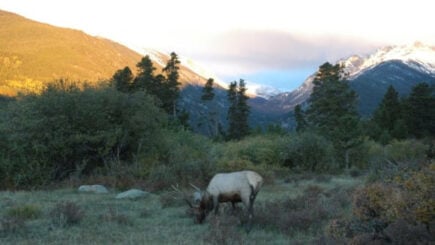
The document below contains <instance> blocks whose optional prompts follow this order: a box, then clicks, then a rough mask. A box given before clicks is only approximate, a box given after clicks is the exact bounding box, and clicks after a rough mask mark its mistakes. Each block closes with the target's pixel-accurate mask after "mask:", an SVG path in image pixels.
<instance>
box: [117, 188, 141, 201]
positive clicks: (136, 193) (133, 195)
mask: <svg viewBox="0 0 435 245" xmlns="http://www.w3.org/2000/svg"><path fill="white" fill-rule="evenodd" d="M148 194H149V193H148V192H146V191H142V190H138V189H131V190H128V191H124V192H121V193H119V194H118V195H116V198H117V199H138V198H143V197H145V196H147V195H148Z"/></svg>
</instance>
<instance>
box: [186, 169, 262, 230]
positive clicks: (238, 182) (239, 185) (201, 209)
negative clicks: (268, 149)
mask: <svg viewBox="0 0 435 245" xmlns="http://www.w3.org/2000/svg"><path fill="white" fill-rule="evenodd" d="M191 185H192V184H191ZM262 185H263V178H262V177H261V176H260V175H259V174H258V173H256V172H254V171H249V170H245V171H239V172H231V173H218V174H216V175H215V176H214V177H213V178H212V179H211V180H210V183H209V184H208V187H207V189H206V190H205V191H201V190H200V189H199V188H198V187H196V186H194V185H192V187H194V188H195V189H196V192H195V193H194V195H193V197H194V198H193V199H194V200H193V203H191V202H190V201H189V200H188V199H186V198H185V200H186V202H187V203H188V204H189V206H190V207H191V208H192V209H193V210H194V214H195V216H196V217H195V218H196V220H195V221H196V222H197V223H200V224H201V223H202V222H203V221H204V219H205V218H206V216H207V215H208V213H210V211H212V210H213V209H214V213H215V214H217V213H218V211H219V203H221V202H231V204H232V206H233V208H234V207H235V203H238V202H242V203H243V204H244V206H245V207H246V208H247V210H248V214H249V221H251V220H252V217H253V205H254V201H255V198H256V197H257V194H258V191H259V190H260V188H261V186H262ZM185 197H186V196H185Z"/></svg>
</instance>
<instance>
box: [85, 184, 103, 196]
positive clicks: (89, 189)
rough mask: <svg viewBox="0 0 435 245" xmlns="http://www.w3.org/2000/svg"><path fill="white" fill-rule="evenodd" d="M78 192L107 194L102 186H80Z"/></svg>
mask: <svg viewBox="0 0 435 245" xmlns="http://www.w3.org/2000/svg"><path fill="white" fill-rule="evenodd" d="M79 192H93V193H96V194H105V193H109V190H107V188H106V187H104V186H103V185H82V186H80V187H79Z"/></svg>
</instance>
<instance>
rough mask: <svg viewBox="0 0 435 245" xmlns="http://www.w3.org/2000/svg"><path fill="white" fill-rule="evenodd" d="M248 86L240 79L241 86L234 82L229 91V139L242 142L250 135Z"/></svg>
mask: <svg viewBox="0 0 435 245" xmlns="http://www.w3.org/2000/svg"><path fill="white" fill-rule="evenodd" d="M246 90H247V89H246V84H245V81H244V80H243V79H240V81H239V86H238V87H237V82H236V81H234V82H232V83H231V84H230V87H229V90H228V101H229V102H230V107H229V109H228V135H227V137H228V139H230V140H231V139H235V140H240V139H242V138H243V137H245V136H246V135H248V134H249V124H248V117H249V112H250V108H249V105H248V103H247V101H248V99H249V97H248V96H246Z"/></svg>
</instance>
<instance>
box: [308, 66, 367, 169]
mask: <svg viewBox="0 0 435 245" xmlns="http://www.w3.org/2000/svg"><path fill="white" fill-rule="evenodd" d="M345 75H346V74H345V73H344V71H343V67H342V66H341V65H339V64H336V65H331V64H330V63H325V64H323V65H321V66H320V67H319V71H318V72H317V74H316V77H315V78H314V81H313V83H314V88H313V92H312V93H311V95H310V98H309V103H310V106H309V108H308V110H307V120H308V123H309V125H310V126H311V127H313V128H314V129H315V130H317V131H318V132H319V133H321V134H322V135H324V136H325V137H326V138H327V139H328V140H330V141H332V142H333V143H334V146H335V148H336V150H337V151H338V153H339V156H342V159H343V162H344V163H345V164H346V166H347V167H349V164H350V163H349V153H350V150H351V149H352V148H353V147H355V146H356V145H358V144H359V143H360V142H361V137H360V134H361V131H360V127H359V116H358V113H357V110H356V103H357V95H356V93H355V92H354V91H352V90H351V89H350V87H349V84H348V83H347V81H345V79H344V77H345Z"/></svg>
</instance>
